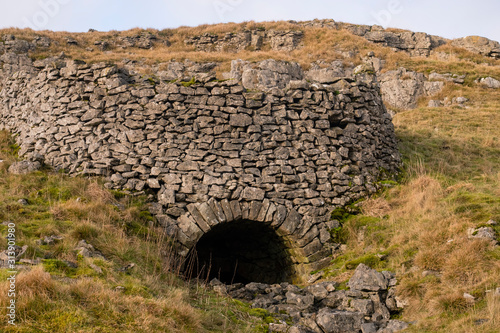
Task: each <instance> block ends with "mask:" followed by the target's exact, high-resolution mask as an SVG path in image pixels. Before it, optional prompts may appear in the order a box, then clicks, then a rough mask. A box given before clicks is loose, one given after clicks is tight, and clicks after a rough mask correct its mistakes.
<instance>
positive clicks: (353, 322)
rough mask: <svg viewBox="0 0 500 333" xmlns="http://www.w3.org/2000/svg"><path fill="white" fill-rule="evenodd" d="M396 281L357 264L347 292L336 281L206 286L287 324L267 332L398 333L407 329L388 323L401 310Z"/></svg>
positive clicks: (215, 281)
mask: <svg viewBox="0 0 500 333" xmlns="http://www.w3.org/2000/svg"><path fill="white" fill-rule="evenodd" d="M396 283H397V281H396V278H395V275H394V274H393V273H391V272H387V271H384V272H381V273H380V272H377V271H375V270H374V269H371V268H369V267H368V266H366V265H364V264H360V265H359V266H358V267H357V268H356V270H355V272H354V275H353V277H352V278H351V279H350V280H349V282H348V286H349V287H350V288H349V289H348V290H338V289H337V287H338V284H337V283H335V282H319V283H316V284H313V285H310V286H307V287H305V288H303V289H301V288H299V287H297V286H295V285H291V284H288V283H281V284H273V285H268V284H263V283H249V284H246V285H242V284H232V285H227V286H226V285H223V284H221V283H220V282H218V281H217V280H213V281H212V282H211V285H212V287H213V288H214V289H215V290H216V291H217V292H219V293H221V294H224V295H226V294H227V295H229V296H231V297H233V298H236V299H240V300H243V301H246V302H249V303H251V305H252V307H253V308H262V309H265V310H267V311H269V312H270V313H272V314H273V315H274V316H276V317H278V318H279V319H280V320H281V322H288V323H292V324H291V326H292V327H290V326H289V325H283V324H282V326H281V327H280V326H278V325H276V326H274V325H271V326H270V331H271V332H306V333H309V332H311V333H314V332H321V333H323V332H326V333H335V332H342V333H344V332H353V333H358V332H397V331H400V330H403V329H405V328H407V327H408V326H409V325H408V324H407V323H405V322H402V321H399V320H391V314H396V313H398V312H399V311H401V310H402V302H400V299H399V297H397V296H396Z"/></svg>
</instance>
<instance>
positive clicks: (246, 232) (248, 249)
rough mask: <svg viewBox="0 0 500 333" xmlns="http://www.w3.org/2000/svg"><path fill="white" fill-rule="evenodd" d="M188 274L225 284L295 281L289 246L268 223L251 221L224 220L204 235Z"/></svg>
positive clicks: (189, 260) (195, 251)
mask: <svg viewBox="0 0 500 333" xmlns="http://www.w3.org/2000/svg"><path fill="white" fill-rule="evenodd" d="M187 271H188V272H189V273H188V275H190V276H192V277H198V278H201V279H207V278H208V279H209V280H211V279H212V278H217V279H219V280H220V281H222V282H223V283H226V284H233V283H244V284H246V283H250V282H260V283H267V284H273V283H279V282H285V281H292V280H293V278H294V276H295V270H294V267H293V261H292V258H291V256H290V253H289V251H287V245H286V244H285V242H284V241H283V239H281V238H280V237H279V236H278V235H277V234H276V232H275V231H274V230H273V229H272V228H271V227H270V226H269V225H267V224H264V223H259V222H255V221H250V220H240V221H233V222H229V223H221V224H219V225H216V226H215V227H213V228H212V229H211V230H210V231H209V232H207V233H206V234H204V235H203V236H202V237H201V238H200V240H199V241H198V242H197V243H196V245H195V246H193V248H192V249H191V253H190V255H189V256H188V267H187Z"/></svg>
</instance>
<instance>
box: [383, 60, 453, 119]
mask: <svg viewBox="0 0 500 333" xmlns="http://www.w3.org/2000/svg"><path fill="white" fill-rule="evenodd" d="M379 80H380V90H381V92H382V96H383V98H384V101H385V102H386V103H387V104H389V105H390V106H392V107H395V108H399V109H405V110H406V109H414V108H416V107H417V102H418V99H419V98H420V97H421V96H432V95H434V94H436V93H438V92H439V91H441V89H442V88H443V87H444V83H443V82H442V81H427V79H426V77H425V76H424V74H422V73H417V72H412V71H408V70H406V69H405V68H400V69H398V70H394V71H388V72H386V73H383V74H381V75H380V76H379Z"/></svg>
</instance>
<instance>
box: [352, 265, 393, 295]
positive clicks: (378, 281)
mask: <svg viewBox="0 0 500 333" xmlns="http://www.w3.org/2000/svg"><path fill="white" fill-rule="evenodd" d="M347 285H348V286H349V288H351V290H359V291H381V290H387V288H388V285H389V284H388V281H387V279H386V277H385V276H384V275H383V274H382V273H380V272H377V271H376V270H374V269H372V268H370V267H368V266H366V265H365V264H359V265H358V267H357V268H356V270H355V271H354V275H353V276H352V277H351V279H350V280H349V282H348V284H347Z"/></svg>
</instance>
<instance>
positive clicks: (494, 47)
mask: <svg viewBox="0 0 500 333" xmlns="http://www.w3.org/2000/svg"><path fill="white" fill-rule="evenodd" d="M452 45H453V46H457V47H462V48H464V49H467V50H469V51H471V52H474V53H478V54H482V55H485V56H488V57H493V58H500V43H498V42H497V41H493V40H491V39H488V38H485V37H479V36H468V37H464V38H458V39H455V40H453V42H452Z"/></svg>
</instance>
